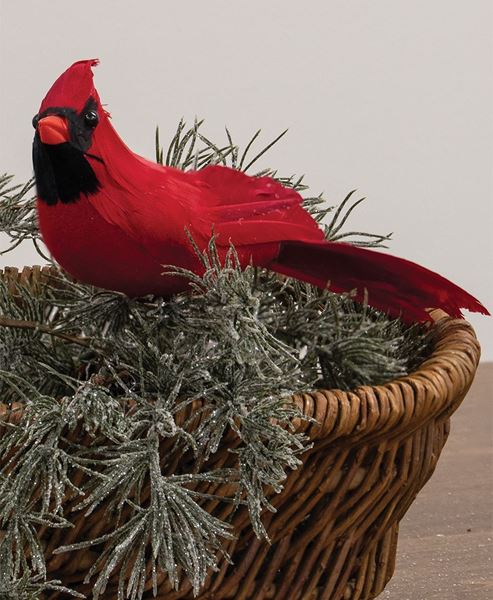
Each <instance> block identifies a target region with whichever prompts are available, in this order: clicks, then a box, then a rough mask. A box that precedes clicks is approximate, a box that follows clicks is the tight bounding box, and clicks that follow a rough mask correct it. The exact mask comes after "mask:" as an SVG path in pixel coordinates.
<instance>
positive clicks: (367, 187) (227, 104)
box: [0, 0, 493, 360]
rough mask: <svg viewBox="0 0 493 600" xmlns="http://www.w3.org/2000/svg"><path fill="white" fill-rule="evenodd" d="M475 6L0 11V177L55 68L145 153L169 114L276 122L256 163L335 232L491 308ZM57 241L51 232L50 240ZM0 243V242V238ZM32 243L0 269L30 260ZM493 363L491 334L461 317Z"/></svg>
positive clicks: (486, 50)
mask: <svg viewBox="0 0 493 600" xmlns="http://www.w3.org/2000/svg"><path fill="white" fill-rule="evenodd" d="M492 23H493V3H492V2H491V0H469V1H468V2H465V1H463V0H413V2H403V1H401V2H396V1H395V0H373V1H372V2H369V1H364V0H359V1H355V0H317V1H305V2H292V1H286V0H282V1H281V0H269V1H268V0H248V1H247V2H246V1H245V2H240V1H232V0H208V1H207V2H199V1H195V2H194V1H189V2H177V1H173V2H171V1H167V0H154V1H152V0H146V1H144V0H142V1H140V2H136V1H124V0H105V1H104V2H101V1H94V0H84V2H67V0H64V1H63V2H62V1H61V0H50V2H37V1H34V0H21V1H19V0H0V52H1V54H0V82H1V106H0V108H1V110H0V139H1V147H0V172H3V171H5V172H8V173H12V174H14V175H15V176H16V181H18V182H19V183H21V182H24V181H25V180H26V179H27V178H29V177H30V176H31V172H32V171H31V158H30V152H31V140H32V135H33V130H32V127H31V119H32V116H33V115H34V114H35V113H36V112H37V109H38V106H39V104H40V101H41V99H42V98H43V96H44V94H45V93H46V92H47V90H48V88H49V87H50V86H51V84H52V83H53V81H54V80H55V79H56V77H57V76H58V75H59V74H60V73H61V72H62V71H63V70H65V69H66V68H67V67H68V66H69V65H70V64H71V63H72V62H74V61H76V60H79V59H83V58H92V57H99V58H100V59H101V65H100V66H99V67H98V68H97V70H96V85H97V87H98V90H99V92H100V95H101V98H102V100H103V102H105V103H107V105H108V109H109V110H110V112H111V114H112V116H113V122H114V125H115V127H116V129H117V130H118V131H119V133H120V135H121V136H122V137H123V139H125V140H126V142H127V143H128V145H129V146H130V147H131V148H132V149H133V150H135V151H136V152H138V153H140V154H143V155H145V156H147V157H153V153H154V142H153V137H154V128H155V126H156V125H157V124H159V126H160V129H161V133H162V137H163V138H164V139H165V140H166V139H169V138H170V136H171V134H172V132H173V131H174V129H175V127H176V124H177V122H178V120H179V119H180V117H182V116H183V117H185V118H186V119H187V120H188V121H190V122H191V121H193V119H194V117H195V116H196V115H197V116H200V117H204V118H206V127H205V130H204V131H205V132H206V133H207V134H208V135H209V137H211V138H212V139H214V140H221V139H224V138H223V135H224V125H227V126H228V127H229V128H230V130H231V131H232V133H233V135H234V137H235V138H236V140H237V142H238V143H239V144H243V145H244V144H245V143H246V141H247V140H248V139H249V137H250V136H251V135H252V134H253V133H254V132H255V130H256V129H258V128H262V131H263V140H264V141H266V142H267V141H269V140H270V139H271V138H273V137H274V136H275V135H277V134H278V133H279V132H280V131H282V130H283V129H285V128H286V127H289V129H290V132H289V134H288V136H287V137H286V138H285V139H284V140H283V141H282V143H281V144H280V145H279V146H278V147H276V148H275V149H273V150H272V152H271V153H270V154H269V155H268V156H267V157H266V158H265V160H264V162H263V163H262V166H273V167H276V168H277V169H278V170H279V172H280V173H281V174H291V173H297V174H301V173H304V174H305V175H306V181H307V183H309V184H310V187H311V190H312V192H313V193H317V194H318V193H319V192H321V191H324V192H325V195H326V197H327V199H328V201H330V203H332V204H336V203H338V202H340V201H341V199H342V198H343V197H344V196H345V194H346V193H347V192H348V191H349V190H350V189H352V188H355V187H356V188H358V193H359V194H361V195H364V196H366V197H367V198H368V200H367V202H366V203H364V204H363V206H362V207H361V208H360V209H359V211H358V212H357V214H355V215H354V218H353V219H352V225H351V227H352V228H355V229H357V230H362V231H370V232H380V233H388V232H391V231H392V232H394V239H393V241H392V242H391V245H390V248H391V251H392V252H393V253H394V254H397V255H398V256H402V257H406V258H408V259H411V260H414V261H416V262H419V263H422V264H423V265H425V266H427V267H429V268H431V269H433V270H435V271H438V272H440V273H441V274H443V275H445V276H446V277H448V278H450V279H452V280H453V281H455V282H456V283H458V284H459V285H461V286H462V287H464V288H466V289H467V290H468V291H470V292H471V293H473V294H474V295H476V296H477V297H478V298H479V299H480V300H481V301H482V302H483V303H484V304H486V306H488V307H489V309H490V310H491V309H492V308H493V275H492V257H493V242H492V226H493V218H492V217H493V209H492V192H493V175H492V167H493V160H492V159H493V119H492V107H493V36H492V33H493V25H492ZM60 234H61V235H63V232H60ZM2 245H4V242H3V241H2ZM39 261H40V259H39V257H38V256H37V255H36V253H35V252H34V250H33V248H32V246H29V245H28V246H26V247H22V248H20V249H19V250H17V251H16V252H15V253H13V254H7V255H4V256H0V266H4V265H24V264H33V263H35V262H39ZM469 318H470V320H471V322H472V323H473V325H474V326H475V328H476V330H477V332H478V336H479V338H480V341H481V343H482V346H483V359H489V360H492V359H493V322H492V320H491V319H486V318H484V317H480V316H476V315H473V316H470V317H469Z"/></svg>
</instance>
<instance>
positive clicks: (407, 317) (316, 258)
mask: <svg viewBox="0 0 493 600" xmlns="http://www.w3.org/2000/svg"><path fill="white" fill-rule="evenodd" d="M269 268H270V269H272V270H273V271H276V272H278V273H282V274H284V275H288V276H290V277H295V278H296V279H301V280H302V281H306V282H308V283H311V284H314V285H316V286H318V287H321V288H325V287H327V286H329V288H330V289H331V290H332V291H334V292H338V293H342V292H350V291H352V290H355V300H358V301H362V300H363V298H364V296H365V289H366V290H367V293H368V304H369V305H370V306H373V307H374V308H377V309H379V310H382V311H384V312H388V313H389V314H391V315H392V316H394V317H401V318H402V319H403V320H404V321H406V322H414V321H425V320H430V315H429V310H430V309H433V308H441V309H442V310H444V311H445V312H446V313H447V314H449V315H450V316H452V317H462V312H461V309H463V308H465V309H467V310H470V311H471V312H479V313H482V314H484V315H488V314H489V312H488V310H487V309H486V308H485V307H484V306H483V305H482V304H481V303H480V302H479V301H478V300H477V299H476V298H474V297H473V296H471V294H469V293H468V292H466V291H465V290H463V289H462V288H460V287H459V286H457V285H455V284H454V283H452V282H451V281H449V280H448V279H446V278H445V277H442V276H441V275H439V274H438V273H434V272H433V271H430V270H428V269H426V268H424V267H422V266H420V265H418V264H416V263H413V262H411V261H409V260H405V259H403V258H397V257H396V256H392V255H389V254H384V253H383V252H377V251H375V250H367V249H365V248H359V247H356V246H352V245H350V244H345V243H335V242H328V241H315V242H308V241H285V242H281V247H280V252H279V255H278V257H277V258H276V260H275V261H274V262H273V263H271V264H270V265H269Z"/></svg>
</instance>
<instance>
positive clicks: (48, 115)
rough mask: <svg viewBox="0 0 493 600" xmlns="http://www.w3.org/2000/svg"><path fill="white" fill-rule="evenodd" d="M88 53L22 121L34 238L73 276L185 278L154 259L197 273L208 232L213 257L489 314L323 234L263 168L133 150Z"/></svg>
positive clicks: (156, 287) (177, 287)
mask: <svg viewBox="0 0 493 600" xmlns="http://www.w3.org/2000/svg"><path fill="white" fill-rule="evenodd" d="M97 64H98V61H97V60H83V61H80V62H76V63H75V64H73V65H72V66H71V67H70V68H69V69H67V71H65V72H64V73H63V74H62V75H61V76H60V77H59V78H58V79H57V80H56V82H55V83H54V84H53V86H52V88H51V89H50V91H49V92H48V94H47V95H46V97H45V98H44V100H43V102H42V103H41V106H40V109H39V112H38V114H37V115H36V116H35V117H34V120H33V125H34V127H35V128H36V134H35V137H34V144H33V162H34V173H35V177H36V186H37V195H38V200H37V207H38V215H39V225H40V230H41V234H42V237H43V240H44V242H45V244H46V246H47V247H48V249H49V250H50V252H51V253H52V255H53V257H54V258H55V259H56V260H57V261H58V262H59V263H60V265H61V266H62V267H63V268H64V269H65V270H66V271H68V272H69V273H70V274H71V275H73V276H74V277H75V278H76V279H78V280H80V281H83V282H86V283H90V284H93V285H95V286H98V287H102V288H107V289H110V290H117V291H120V292H124V293H125V294H127V295H129V296H141V295H145V294H156V295H161V296H169V295H170V294H173V293H175V292H179V291H182V290H186V289H187V287H188V282H187V281H186V279H184V278H181V277H173V276H170V275H163V265H174V266H178V267H184V268H187V269H190V270H191V271H193V272H195V273H198V274H202V272H203V267H202V264H201V262H200V260H199V258H198V257H197V255H196V253H195V251H194V249H193V248H192V246H191V244H190V241H189V239H188V237H187V235H186V230H188V231H189V232H190V234H191V235H192V237H193V239H194V240H195V242H196V243H197V244H198V246H199V247H200V248H205V247H206V246H207V244H208V242H209V240H210V238H211V235H212V234H213V233H214V234H215V235H216V236H217V237H216V244H217V247H218V252H219V255H220V257H221V258H222V259H224V257H225V255H226V252H227V250H228V248H229V245H230V243H232V244H233V245H234V246H235V248H236V251H237V253H238V256H239V259H240V262H241V265H242V266H243V267H245V266H246V265H247V264H249V263H250V262H252V263H253V264H254V265H258V266H262V267H266V268H268V269H271V270H273V271H277V272H278V273H282V274H284V275H289V276H291V277H295V278H297V279H301V280H302V281H307V282H310V283H312V284H315V285H317V286H319V287H321V288H325V287H326V286H327V284H328V282H329V281H330V289H331V290H333V291H335V292H347V291H350V290H353V289H356V290H357V295H356V298H357V299H360V300H361V299H362V298H363V295H364V289H365V288H366V289H367V290H368V302H369V304H370V305H371V306H374V307H375V308H378V309H381V310H383V311H387V312H389V313H390V314H392V315H401V316H402V318H403V319H405V320H406V321H414V320H426V319H429V315H428V312H427V310H426V309H429V308H442V309H443V310H445V311H446V312H447V313H448V314H450V315H452V316H460V314H461V312H460V309H461V308H467V309H469V310H471V311H475V312H481V313H484V314H488V313H487V310H486V309H485V308H484V306H482V305H481V304H480V302H478V300H476V299H475V298H473V297H472V296H471V295H470V294H468V293H467V292H465V291H464V290H462V289H461V288H459V287H458V286H456V285H455V284H453V283H451V282H450V281H448V280H447V279H445V278H443V277H441V276H440V275H437V274H436V273H433V272H431V271H429V270H427V269H425V268H423V267H421V266H419V265H417V264H414V263H412V262H409V261H407V260H403V259H400V258H396V257H394V256H390V255H388V254H383V253H380V252H375V251H372V250H366V249H362V248H358V247H355V246H352V245H350V244H344V243H333V242H328V241H326V240H325V239H324V235H323V232H322V230H321V229H320V228H319V226H318V225H317V223H316V222H315V221H314V219H313V218H312V217H311V216H310V215H309V214H308V212H307V211H306V210H304V209H303V208H302V206H301V203H302V198H301V196H300V195H299V194H298V193H297V192H295V191H293V190H292V189H289V188H285V187H284V186H282V185H281V184H279V183H277V182H276V181H275V180H273V179H271V178H269V177H250V176H248V175H246V174H244V173H242V172H240V171H237V170H234V169H230V168H227V167H222V166H209V167H207V168H205V169H202V170H199V171H189V172H184V171H181V170H179V169H175V168H171V167H163V166H161V165H158V164H155V163H152V162H150V161H148V160H146V159H144V158H142V157H141V156H138V155H137V154H134V153H133V152H132V151H131V150H130V149H129V148H128V147H127V146H126V145H125V144H124V142H123V141H122V140H121V139H120V138H119V136H118V134H117V133H116V131H115V130H114V129H113V127H112V125H111V123H110V119H109V115H108V113H107V112H106V111H105V110H104V109H103V108H102V106H101V102H100V99H99V95H98V93H97V91H96V89H95V87H94V84H93V74H92V69H91V67H93V66H95V65H97Z"/></svg>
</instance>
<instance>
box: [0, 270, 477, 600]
mask: <svg viewBox="0 0 493 600" xmlns="http://www.w3.org/2000/svg"><path fill="white" fill-rule="evenodd" d="M49 273H50V270H49V269H47V268H43V269H41V268H40V267H32V268H31V267H26V268H25V269H24V270H23V271H22V272H18V271H17V269H13V268H10V269H5V271H4V272H3V274H1V276H2V278H3V279H4V281H8V282H9V283H11V284H12V290H14V288H15V284H16V283H17V282H19V281H23V282H25V283H29V284H30V285H32V286H33V288H35V287H36V285H37V284H38V283H39V282H40V281H43V280H44V279H45V278H46V276H47V275H49ZM434 318H435V321H436V323H435V330H436V338H435V340H436V341H435V347H434V350H433V353H432V355H431V356H430V358H429V359H427V360H426V361H425V362H424V363H423V364H422V365H421V367H420V368H419V369H418V370H417V371H416V372H414V373H413V374H411V375H409V376H407V377H402V378H400V379H397V380H395V381H392V382H390V383H387V384H385V385H380V386H361V387H359V388H357V389H356V390H354V391H353V392H342V391H339V390H320V391H316V392H313V393H310V394H300V395H296V396H293V401H294V402H296V403H297V404H298V405H299V406H300V407H302V409H303V412H304V413H305V414H306V415H307V416H309V417H313V418H314V419H315V420H316V423H310V424H309V423H306V422H298V423H296V424H295V425H296V427H297V429H298V430H299V431H305V432H306V433H307V435H308V436H309V437H310V439H311V440H312V441H313V447H312V448H311V449H310V450H308V451H307V452H306V453H305V454H304V455H303V457H302V459H303V466H302V467H300V468H299V469H298V470H296V471H293V472H290V473H289V474H288V476H287V479H286V481H285V486H284V490H283V491H282V492H281V493H280V494H277V495H274V496H272V498H271V502H272V504H273V505H274V506H275V507H276V509H277V512H276V513H266V514H265V516H264V524H265V526H266V529H267V531H268V533H269V536H270V538H271V542H272V543H271V544H270V545H269V544H267V543H266V542H264V541H259V540H258V539H257V538H256V537H255V535H254V534H253V531H252V529H251V526H250V525H249V518H248V514H247V512H246V509H244V508H240V509H239V510H237V511H236V512H235V514H234V515H232V516H231V523H232V524H233V527H234V530H235V533H236V534H237V538H236V539H234V540H231V541H227V542H226V543H225V548H226V550H227V551H228V553H229V554H230V556H231V558H232V561H233V564H229V563H228V562H226V561H225V560H222V561H221V562H220V568H219V571H218V572H214V573H210V575H209V577H208V579H207V582H206V585H205V587H204V589H203V590H202V592H201V594H200V595H199V597H198V598H200V600H223V599H227V598H234V599H235V600H266V599H272V600H288V599H289V600H343V599H347V600H349V599H351V600H370V599H371V598H375V597H376V596H377V595H378V594H379V593H380V592H381V591H382V590H383V589H384V587H385V585H386V583H387V582H388V581H389V579H390V578H391V576H392V574H393V571H394V565H395V554H396V547H397V534H398V524H399V521H400V519H401V518H402V517H403V515H404V514H405V513H406V511H407V510H408V508H409V506H410V504H411V503H412V501H413V500H414V498H415V497H416V494H417V493H418V491H419V490H420V489H421V488H422V487H423V485H424V484H425V483H426V481H427V480H428V478H429V477H430V476H431V474H432V473H433V470H434V468H435V465H436V463H437V460H438V457H439V455H440V452H441V450H442V448H443V446H444V444H445V441H446V439H447V435H448V432H449V418H450V415H451V414H452V413H453V412H454V411H455V410H456V408H457V407H458V406H459V404H460V403H461V402H462V400H463V398H464V396H465V394H466V393H467V391H468V389H469V387H470V385H471V383H472V380H473V377H474V373H475V370H476V367H477V364H478V362H479V355H480V349H479V344H478V342H477V340H476V337H475V334H474V331H473V329H472V327H471V326H470V325H469V324H468V323H467V322H466V321H462V320H452V319H450V318H448V317H447V316H446V315H444V313H439V311H436V312H435V313H434ZM21 410H22V409H21V407H20V406H12V407H7V406H6V405H2V404H0V421H1V420H2V419H3V420H9V421H11V422H16V421H17V420H18V419H19V416H20V412H21ZM190 410H191V411H193V406H192V407H191V408H189V409H188V414H183V415H181V418H182V419H183V421H184V420H185V419H186V418H187V417H188V416H189V414H190ZM197 424H198V423H196V424H195V425H197ZM77 434H78V432H77V431H76V432H72V434H71V436H72V437H73V438H75V437H76V436H77ZM0 435H2V428H1V427H0ZM77 441H78V442H79V443H90V438H88V437H87V438H86V440H85V441H84V440H81V438H80V432H79V438H78V440H77ZM231 444H234V439H233V438H232V437H231V438H228V437H226V438H225V439H224V440H223V444H222V446H221V447H220V448H219V451H218V452H217V453H216V454H215V455H214V457H213V459H212V461H213V463H212V464H214V467H216V468H220V467H223V466H224V467H227V466H229V465H230V464H231V461H232V460H234V458H233V456H232V454H231V453H230V452H228V450H229V449H230V448H231ZM162 451H163V452H166V444H165V443H164V444H163V448H162ZM3 458H5V457H3ZM183 460H184V461H187V460H189V459H188V458H187V457H184V459H183ZM1 463H2V457H0V464H1ZM175 468H176V470H177V471H180V470H181V469H182V468H183V465H175ZM73 477H74V482H76V483H77V485H79V484H80V483H81V482H83V480H84V475H83V474H82V473H74V476H73ZM200 489H201V491H206V492H208V493H210V494H217V493H218V492H219V493H221V492H224V489H223V490H219V489H218V487H217V484H204V485H203V487H201V488H200ZM76 504H77V501H76V500H75V499H74V498H70V497H67V498H66V501H65V505H64V508H65V516H66V518H68V519H69V520H70V521H71V522H72V523H73V524H74V527H73V528H71V529H70V530H43V531H41V532H40V534H41V536H42V539H43V542H44V545H45V556H46V560H47V568H48V573H49V577H50V578H53V579H60V580H61V581H62V583H63V584H64V585H66V586H69V587H72V588H73V589H75V590H77V591H80V592H82V593H85V594H86V595H87V596H88V598H91V588H92V586H91V584H90V583H89V584H84V583H83V580H84V578H85V575H86V573H87V571H88V569H89V567H90V566H91V565H92V564H93V562H94V559H95V558H96V557H97V556H98V547H94V548H91V549H83V550H79V551H74V552H69V553H64V554H58V555H57V554H53V550H54V549H55V548H57V547H58V546H60V545H62V544H63V545H65V544H70V543H74V542H75V541H80V540H86V539H89V538H95V537H98V536H101V535H103V534H104V533H106V532H107V531H109V530H110V528H111V524H109V523H108V517H107V515H105V514H104V511H105V508H106V505H105V503H103V504H102V505H101V506H100V507H99V508H98V509H97V510H95V511H94V512H93V513H92V514H91V515H90V516H89V517H85V516H84V513H83V511H72V508H73V507H74V506H75V505H76ZM203 506H204V508H206V509H207V510H208V511H209V512H211V513H212V514H214V515H216V516H218V517H219V518H221V519H225V518H227V517H228V515H229V513H230V512H231V510H232V508H231V506H230V505H224V504H219V503H218V502H217V501H215V500H204V501H203ZM0 533H1V532H0ZM118 575H119V573H118V572H115V573H114V578H113V580H112V581H111V585H109V586H108V589H107V591H106V593H105V594H104V598H108V599H114V598H116V586H117V579H118ZM158 581H159V591H158V596H157V598H159V599H161V600H178V599H191V598H193V595H192V591H191V586H190V585H189V584H188V582H187V581H186V580H184V581H183V582H182V585H181V586H180V588H179V590H178V591H176V590H173V589H172V588H171V587H170V585H169V582H168V580H167V578H166V576H165V575H164V574H160V576H159V577H158ZM55 598H62V596H61V595H60V594H58V593H52V594H50V595H47V596H46V597H45V599H44V600H52V599H53V600H54V599H55ZM145 598H148V599H150V598H153V594H152V582H151V573H150V572H149V581H148V591H147V592H146V595H145Z"/></svg>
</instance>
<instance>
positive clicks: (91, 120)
mask: <svg viewBox="0 0 493 600" xmlns="http://www.w3.org/2000/svg"><path fill="white" fill-rule="evenodd" d="M84 121H85V123H86V125H89V127H96V125H97V124H98V123H99V115H98V113H97V112H96V111H95V110H88V111H87V112H86V114H85V115H84Z"/></svg>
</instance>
